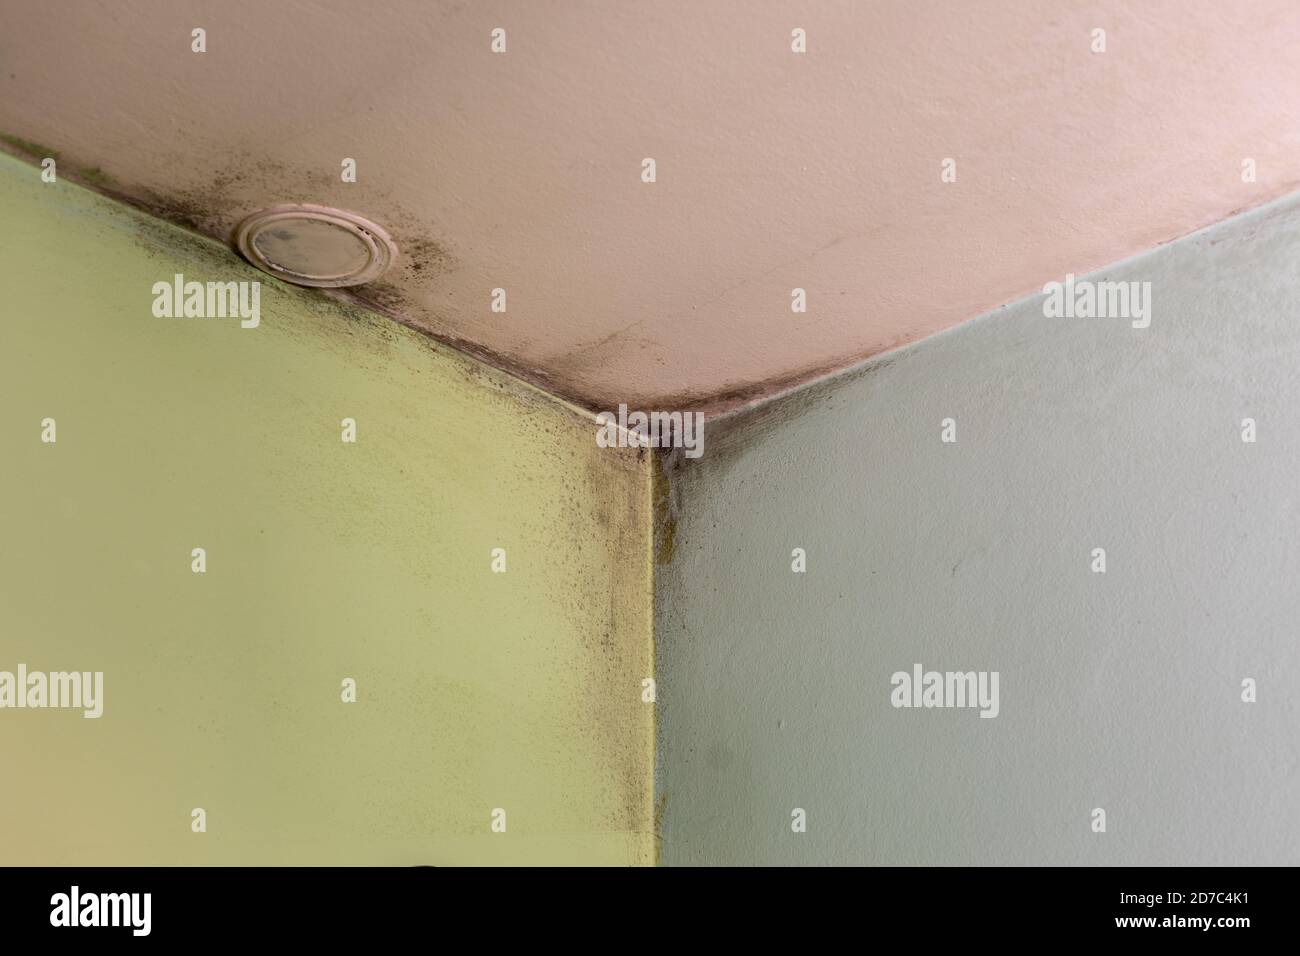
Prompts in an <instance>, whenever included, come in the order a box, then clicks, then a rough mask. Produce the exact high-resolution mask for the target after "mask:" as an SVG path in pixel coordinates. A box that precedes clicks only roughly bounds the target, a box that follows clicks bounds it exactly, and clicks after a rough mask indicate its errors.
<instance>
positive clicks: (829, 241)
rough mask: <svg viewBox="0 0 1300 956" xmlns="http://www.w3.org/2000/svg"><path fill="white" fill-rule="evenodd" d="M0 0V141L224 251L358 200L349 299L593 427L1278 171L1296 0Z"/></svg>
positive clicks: (1006, 292) (1018, 275) (1163, 219)
mask: <svg viewBox="0 0 1300 956" xmlns="http://www.w3.org/2000/svg"><path fill="white" fill-rule="evenodd" d="M0 13H2V15H0V23H3V27H4V29H3V32H0V134H2V137H3V139H4V140H5V142H7V143H8V147H7V148H8V149H10V150H11V151H15V152H19V153H24V152H25V153H28V154H31V153H32V152H33V151H35V152H36V153H43V152H45V151H47V150H49V151H57V153H58V154H59V159H60V164H61V168H64V169H67V170H70V171H75V170H79V171H80V172H81V174H82V179H83V180H84V181H86V182H89V183H90V184H92V185H95V186H97V187H98V188H101V189H103V190H105V191H107V192H110V193H114V194H116V195H120V196H123V197H126V198H129V199H131V200H132V201H134V202H137V203H139V204H142V205H145V206H146V207H147V208H149V209H151V210H152V211H154V212H155V213H157V214H159V215H162V216H166V217H167V218H169V219H172V220H173V221H176V222H180V223H183V224H185V225H188V226H191V227H193V228H197V229H199V230H201V231H203V232H206V233H208V234H211V235H214V236H218V237H221V238H223V239H225V238H228V237H229V235H230V233H231V231H232V230H233V228H234V226H235V224H236V223H237V222H238V221H239V219H240V218H242V217H243V216H244V215H246V214H248V213H250V212H252V211H254V210H257V209H259V208H262V207H265V206H269V205H273V204H276V203H283V202H312V203H321V204H328V205H334V206H340V207H343V208H345V209H350V210H353V211H356V212H358V213H361V214H363V215H365V216H368V217H370V218H372V219H374V220H376V221H377V222H379V223H381V224H382V225H384V226H386V227H387V228H388V230H389V231H390V232H391V233H392V235H393V238H394V239H395V240H396V241H397V243H398V245H399V247H400V249H401V258H400V260H399V263H398V265H397V266H396V267H395V269H394V271H393V272H390V273H389V275H388V276H387V277H385V279H384V280H381V281H380V282H379V283H377V284H375V285H372V286H366V287H362V288H361V289H360V290H359V291H358V293H357V294H358V295H359V296H360V297H361V298H362V299H363V300H365V301H367V302H368V303H369V304H371V305H372V306H374V307H375V308H377V309H379V310H381V311H383V312H385V313H387V314H389V315H392V316H394V317H395V318H399V319H401V320H402V321H404V322H407V323H410V324H412V325H415V326H418V327H420V328H423V329H425V330H427V331H428V332H430V333H431V334H432V335H434V336H436V337H437V338H439V339H441V340H443V341H447V342H452V343H455V344H457V345H458V346H460V347H462V348H464V349H466V350H468V351H471V352H473V353H475V354H478V355H480V356H482V357H485V358H487V359H488V360H490V361H492V362H494V363H496V364H498V365H500V366H502V367H505V368H508V369H510V370H512V371H514V372H516V373H518V374H520V375H522V376H524V377H526V378H528V379H530V380H532V381H534V382H536V383H538V384H540V385H542V386H543V387H546V388H548V389H549V390H551V391H552V392H555V393H556V394H559V395H561V396H563V397H565V398H568V399H570V400H573V401H576V402H578V403H580V404H582V405H585V406H587V407H591V408H610V407H613V406H614V405H616V404H617V403H619V402H627V403H628V404H629V405H631V406H632V407H634V408H638V407H639V408H645V409H654V408H671V407H679V406H691V407H700V408H709V409H714V410H717V409H721V408H725V407H730V406H734V405H736V404H738V403H742V402H745V401H748V400H752V399H754V398H758V397H762V396H764V395H768V394H772V393H775V392H778V391H781V390H783V389H785V388H788V387H790V386H792V385H795V384H798V383H799V382H801V381H804V380H807V379H809V378H813V377H816V376H818V375H821V374H824V373H826V372H829V371H832V370H835V369H837V368H840V367H843V366H846V365H850V364H853V363H856V362H858V361H860V360H862V359H864V358H867V357H869V356H871V355H874V354H877V353H879V352H882V351H884V350H888V349H890V348H893V347H896V346H898V345H900V344H903V343H906V342H909V341H913V340H916V339H918V338H922V337H924V336H926V335H929V334H932V333H934V332H937V331H940V330H942V329H945V328H948V327H950V326H952V325H954V324H956V323H959V322H961V321H963V320H965V319H968V318H971V317H973V316H975V315H977V314H979V313H981V312H984V311H987V310H988V309H990V308H992V307H995V306H997V305H1000V304H1002V303H1004V302H1007V301H1009V300H1012V299H1015V298H1017V297H1019V296H1021V295H1024V294H1026V293H1029V292H1032V291H1035V290H1037V289H1039V288H1041V286H1042V284H1043V283H1044V282H1045V281H1048V280H1051V279H1054V278H1058V277H1060V276H1061V275H1063V274H1064V273H1065V272H1066V271H1073V272H1076V273H1077V272H1083V271H1087V270H1089V269H1091V268H1095V267H1098V266H1101V265H1104V264H1106V263H1108V262H1111V261H1114V260H1116V259H1119V258H1123V257H1125V256H1127V255H1130V254H1133V253H1135V252H1139V251H1142V250H1144V249H1147V248H1150V247H1151V246H1154V245H1156V244H1159V243H1161V242H1165V241H1168V240H1170V239H1172V238H1174V237H1176V236H1179V235H1181V234H1184V233H1186V232H1188V231H1190V230H1193V229H1195V228H1198V227H1200V226H1203V225H1206V224H1208V223H1210V222H1213V221H1215V220H1217V219H1220V218H1222V217H1224V216H1227V215H1229V214H1231V213H1232V212H1234V211H1236V210H1239V209H1242V208H1244V207H1247V206H1251V205H1255V204H1258V203H1260V202H1262V201H1265V200H1267V199H1269V198H1272V197H1275V196H1278V195H1281V194H1283V193H1285V192H1289V191H1291V190H1293V189H1295V188H1297V187H1298V186H1300V55H1297V53H1296V51H1297V49H1300V4H1297V3H1296V2H1294V0H1244V2H1238V3H1232V4H1226V3H1223V2H1221V0H1193V2H1187V0H1141V2H1138V0H1132V2H1122V0H1106V2H1098V3H1091V4H1084V3H1047V2H1035V0H1004V2H960V3H959V2H955V0H936V2H925V0H898V2H890V0H880V2H870V3H867V2H847V0H846V2H834V0H826V2H815V3H806V4H800V3H791V2H753V0H714V2H708V3H703V2H699V0H653V2H632V0H621V2H597V0H521V2H491V0H484V2H442V0H388V2H386V3H384V4H382V5H377V4H364V3H355V2H352V0H338V2H307V0H279V2H275V3H267V2H265V0H256V2H254V0H223V2H221V3H193V2H176V0H115V2H114V3H111V4H96V5H93V6H92V5H90V4H86V3H80V2H70V0H53V2H43V3H41V4H31V3H25V2H19V0H0ZM498 26H499V27H504V28H505V30H506V31H507V32H506V38H507V52H506V53H504V54H494V53H493V52H492V51H491V49H490V33H491V31H492V30H493V28H495V27H498ZM194 27H203V28H204V29H205V30H206V31H207V52H206V53H202V54H197V53H193V52H191V49H190V43H191V40H190V36H191V30H192V29H193V28H194ZM795 27H802V28H803V29H804V30H806V31H807V37H808V40H807V44H808V52H807V53H806V54H802V55H800V54H795V53H792V52H791V49H790V32H791V30H792V29H793V28H795ZM1094 27H1103V28H1105V29H1106V31H1107V50H1106V52H1105V53H1093V52H1091V51H1090V44H1091V42H1092V40H1091V31H1092V29H1093V28H1094ZM345 157H350V158H354V159H355V160H356V161H357V173H358V181H357V182H356V183H344V182H342V180H341V177H340V170H341V166H340V164H341V161H342V160H343V159H344V158H345ZM645 157H652V158H654V159H655V161H656V164H657V181H656V182H655V183H653V184H646V183H643V182H642V181H641V163H642V159H643V158H645ZM946 157H952V158H954V159H955V160H956V163H957V181H956V182H955V183H943V182H941V181H940V164H941V162H942V161H943V159H944V158H946ZM1247 157H1249V158H1252V159H1254V160H1255V162H1256V167H1257V171H1258V172H1257V181H1256V182H1254V183H1243V182H1242V181H1241V162H1242V160H1243V159H1244V158H1247ZM795 287H800V288H804V289H806V290H807V299H808V311H807V312H806V313H804V314H796V313H793V312H792V311H791V307H790V304H791V298H790V296H791V289H793V288H795ZM494 288H504V289H505V290H506V292H507V311H506V312H505V313H504V314H499V313H494V312H492V311H491V309H490V308H489V304H490V301H491V294H492V290H493V289H494ZM1157 320H1158V317H1157Z"/></svg>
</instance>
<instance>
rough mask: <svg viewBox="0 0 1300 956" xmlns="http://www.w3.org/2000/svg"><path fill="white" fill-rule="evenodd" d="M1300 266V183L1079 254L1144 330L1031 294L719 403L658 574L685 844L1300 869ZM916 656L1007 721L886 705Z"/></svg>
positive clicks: (662, 674) (665, 758)
mask: <svg viewBox="0 0 1300 956" xmlns="http://www.w3.org/2000/svg"><path fill="white" fill-rule="evenodd" d="M1298 260H1300V201H1298V200H1295V199H1292V200H1289V201H1287V202H1285V203H1282V204H1275V205H1273V206H1271V207H1268V208H1266V209H1263V210H1258V211H1256V212H1253V213H1250V214H1248V215H1245V216H1242V217H1240V218H1237V219H1235V220H1233V221H1231V222H1230V223H1227V224H1224V225H1222V226H1220V227H1216V228H1214V229H1211V230H1207V231H1205V232H1202V233H1198V234H1196V235H1194V236H1191V237H1188V238H1185V239H1183V240H1180V241H1178V242H1176V243H1173V244H1171V245H1168V246H1165V247H1163V248H1161V249H1159V250H1157V251H1154V252H1152V253H1150V254H1147V255H1144V256H1141V257H1138V258H1135V259H1131V260H1128V261H1126V262H1124V263H1121V264H1119V265H1117V266H1115V267H1112V268H1110V269H1108V270H1106V272H1105V273H1104V274H1102V275H1097V276H1093V277H1091V278H1094V279H1116V280H1126V281H1149V282H1150V283H1151V295H1152V306H1153V307H1152V312H1151V317H1152V319H1151V324H1150V327H1149V328H1146V329H1135V328H1133V327H1132V324H1131V321H1130V320H1129V319H1126V318H1046V317H1045V316H1044V312H1043V297H1042V296H1036V297H1034V298H1031V299H1028V300H1025V301H1022V302H1020V303H1017V304H1015V305H1013V306H1011V307H1009V308H1006V309H1003V310H999V311H997V312H994V313H992V314H990V315H988V316H986V317H984V318H982V319H980V320H979V321H977V322H973V323H970V324H968V325H964V326H962V327H961V328H959V329H956V330H954V331H952V332H949V333H946V334H944V335H940V336H937V337H934V338H932V339H930V340H928V341H926V342H923V343H920V344H919V345H917V346H915V347H912V348H909V349H904V350H901V351H898V352H896V353H894V354H893V355H890V356H888V357H886V358H884V359H882V360H880V361H878V362H876V363H874V364H870V365H868V366H866V367H863V368H861V369H858V370H855V371H853V372H851V373H848V374H846V375H844V376H841V377H839V378H838V379H836V380H834V381H832V382H829V383H826V384H824V385H819V386H817V387H814V388H811V389H807V390H804V391H801V392H799V393H797V394H795V395H792V396H790V397H787V398H785V399H782V400H778V401H776V402H772V403H769V404H767V405H764V406H761V407H760V408H759V409H758V410H756V411H754V412H752V413H748V414H744V415H739V416H735V417H733V418H732V419H729V420H726V421H720V422H717V423H712V424H711V425H710V428H711V431H710V433H709V451H708V452H707V453H706V454H705V456H704V457H703V458H701V459H700V460H699V461H698V462H695V463H690V462H687V463H684V465H683V467H681V468H679V469H678V470H677V471H675V472H674V473H673V474H672V476H671V479H670V483H671V488H672V503H673V506H672V509H671V520H670V521H669V523H670V524H671V525H672V530H673V532H674V533H673V540H674V548H673V554H672V560H671V562H670V563H668V564H666V565H664V566H662V567H660V568H659V569H658V576H657V592H658V597H657V613H658V620H657V655H658V669H659V711H660V724H659V736H658V747H659V749H658V752H657V760H658V769H657V787H658V790H659V799H660V800H662V801H664V803H665V810H664V813H663V821H662V835H663V857H662V859H663V861H664V862H665V863H668V864H700V863H711V864H717V863H828V862H834V863H865V864H1085V865H1087V864H1170V865H1172V864H1291V865H1294V864H1297V863H1300V822H1297V816H1296V808H1297V806H1300V741H1298V740H1297V736H1296V733H1295V729H1296V727H1297V720H1298V718H1300V705H1298V704H1297V701H1298V700H1300V697H1298V696H1297V689H1298V686H1300V643H1298V642H1297V631H1296V628H1297V621H1300V588H1297V587H1296V581H1297V580H1298V579H1300V483H1298V482H1297V479H1296V470H1295V463H1296V462H1297V461H1298V460H1300V413H1298V412H1297V409H1300V372H1297V369H1300V325H1298V324H1297V323H1296V321H1295V311H1296V303H1297V302H1300V274H1298V273H1297V271H1296V262H1297V261H1298ZM949 418H950V419H953V420H954V421H955V427H956V439H957V440H956V442H955V443H945V442H943V441H942V440H941V437H942V435H941V423H942V422H943V420H944V419H949ZM1246 418H1251V419H1253V420H1254V421H1255V423H1256V428H1257V434H1256V438H1257V440H1256V441H1255V442H1253V443H1248V442H1245V441H1243V437H1242V436H1243V424H1242V423H1243V419H1246ZM795 548H802V549H805V550H806V555H807V559H806V560H807V570H806V572H805V573H793V572H792V556H791V555H792V551H793V549H795ZM1095 548H1103V549H1105V556H1106V566H1105V572H1104V573H1096V572H1094V570H1093V568H1094V565H1095V560H1096V559H1095V557H1094V555H1093V549H1095ZM917 663H920V664H921V665H923V667H924V669H925V670H927V671H928V670H934V671H940V672H944V671H962V672H966V671H988V672H992V671H997V672H999V674H1000V677H999V712H998V715H997V716H996V717H994V718H988V719H985V718H981V717H979V715H978V712H977V711H976V710H972V709H961V708H951V709H940V708H931V709H926V708H924V707H922V708H919V709H913V708H903V707H894V706H893V705H892V703H891V692H892V691H893V690H894V685H893V684H892V683H891V679H892V676H893V675H894V674H895V673H896V672H910V671H911V670H912V668H913V666H914V665H915V664H917ZM1246 678H1252V679H1254V680H1255V681H1256V682H1257V702H1255V703H1246V702H1244V701H1243V698H1242V695H1243V686H1242V682H1243V680H1244V679H1246ZM796 808H799V809H802V810H804V811H805V812H806V815H807V830H806V832H804V833H795V832H793V830H792V811H793V810H794V809H796ZM1097 808H1100V809H1103V810H1104V811H1105V812H1106V831H1105V832H1104V833H1095V832H1093V828H1092V824H1093V820H1094V817H1093V811H1094V810H1095V809H1097Z"/></svg>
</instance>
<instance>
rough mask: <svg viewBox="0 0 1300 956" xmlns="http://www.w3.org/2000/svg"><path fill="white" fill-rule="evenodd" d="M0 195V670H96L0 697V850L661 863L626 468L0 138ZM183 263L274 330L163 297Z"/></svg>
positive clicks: (558, 427)
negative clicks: (189, 314)
mask: <svg viewBox="0 0 1300 956" xmlns="http://www.w3.org/2000/svg"><path fill="white" fill-rule="evenodd" d="M0 208H3V209H4V210H5V222H6V228H5V229H4V230H3V232H0V270H2V272H3V287H4V289H5V295H4V302H3V307H2V308H0V462H3V467H0V529H2V537H3V541H4V546H3V548H0V671H8V672H10V673H14V672H15V671H16V668H17V666H18V665H19V664H26V666H27V668H28V669H29V670H30V671H37V670H41V671H68V670H77V671H90V672H94V671H102V672H103V674H104V697H103V714H102V716H100V717H99V718H97V719H87V718H84V717H83V716H82V713H81V711H80V710H55V709H22V710H19V709H11V708H4V709H0V781H2V783H3V785H0V863H5V864H77V865H83V864H84V865H99V864H128V865H130V864H232V863H240V864H288V863H307V864H314V863H329V864H435V865H446V864H463V863H473V864H478V863H495V862H511V863H537V862H547V863H619V864H624V863H648V862H652V861H653V858H654V839H653V834H652V830H653V824H652V819H651V818H652V808H651V781H650V774H651V748H652V745H653V741H652V720H651V715H650V708H648V707H646V706H645V705H644V704H642V703H641V700H640V693H641V680H642V678H643V677H645V676H647V675H648V674H650V673H651V667H652V660H651V649H650V648H651V639H652V624H651V620H650V610H649V605H650V593H651V579H650V560H651V557H650V540H649V507H650V493H651V490H650V489H651V485H650V478H649V471H648V468H647V466H646V465H645V464H644V463H642V462H640V461H638V460H637V459H636V457H635V456H632V455H629V454H628V453H626V452H620V451H618V450H602V451H601V452H600V454H599V457H597V455H596V451H597V449H596V447H595V443H594V441H593V438H592V435H593V430H592V428H591V426H590V424H589V422H588V421H587V420H586V419H585V418H584V417H583V416H579V415H577V414H574V413H573V412H572V411H571V410H570V409H568V408H567V407H565V406H563V405H561V404H559V403H557V402H555V401H553V400H551V399H548V398H546V397H545V396H542V395H540V394H538V393H536V392H534V391H533V390H531V389H530V388H529V387H527V386H523V385H521V384H520V383H518V382H515V381H513V380H511V379H509V378H507V377H506V376H504V375H502V374H500V373H498V372H495V371H492V370H490V369H487V368H486V367H483V366H480V365H478V364H477V363H474V362H472V361H468V360H466V359H464V358H463V357H460V356H457V355H456V354H455V353H453V352H450V351H449V350H447V349H445V348H443V347H441V346H437V345H435V344H434V343H432V342H430V341H429V340H428V339H427V338H425V337H423V336H421V335H419V334H417V333H415V332H412V331H410V330H407V329H403V328H401V327H399V326H397V325H395V324H393V323H392V322H390V321H388V320H387V319H384V318H382V317H377V316H373V315H370V314H367V313H365V312H364V311H361V310H358V309H347V308H342V307H338V306H335V305H334V304H332V303H330V302H328V301H324V300H322V299H320V298H319V297H318V296H315V295H313V294H310V293H308V292H304V291H303V290H295V289H292V288H289V287H286V286H282V285H278V284H276V283H275V282H274V281H272V280H268V279H267V277H266V276H263V275H262V274H261V273H258V272H256V271H255V270H253V269H251V268H250V267H246V266H244V265H243V264H242V263H241V262H240V261H239V260H238V259H237V258H236V257H234V256H233V254H232V253H230V252H229V251H228V250H225V249H222V248H221V247H219V246H217V245H215V244H212V243H209V242H208V241H206V240H202V239H198V238H195V237H193V236H191V235H189V234H187V233H184V232H181V231H180V230H177V229H174V228H173V227H170V226H167V225H165V224H161V223H159V222H157V221H155V220H150V219H147V218H145V217H143V216H140V215H138V214H135V213H133V212H130V211H129V210H126V209H125V208H124V207H121V206H118V205H115V204H113V203H110V202H108V201H106V200H104V199H102V198H99V197H97V196H95V195H93V194H91V193H88V192H85V191H83V190H81V189H79V188H78V187H76V186H72V185H70V184H68V183H66V182H60V183H58V184H43V183H41V181H40V179H39V171H38V170H34V169H33V168H32V167H30V166H27V165H21V164H19V163H17V162H15V161H13V160H10V159H8V158H5V157H0ZM175 273H181V274H183V275H184V276H185V277H186V279H190V280H198V281H209V280H221V281H249V280H259V281H261V282H262V285H261V322H260V325H259V326H258V327H256V328H247V329H245V328H241V327H240V325H239V324H238V322H237V321H236V320H231V319H221V318H211V319H201V318H158V317H155V316H154V315H153V314H152V311H151V310H152V305H153V302H154V296H153V292H152V287H153V284H154V283H155V282H158V281H160V280H161V281H171V279H172V276H173V275H174V274H175ZM46 418H53V419H55V423H56V433H55V437H56V441H55V443H53V444H47V443H43V442H42V440H41V435H42V420H43V419H46ZM344 418H353V419H355V421H356V424H357V441H356V442H355V444H345V443H343V441H342V440H341V437H342V429H341V421H342V419H344ZM199 547H201V548H204V549H206V571H205V572H204V573H201V574H199V573H194V572H193V570H192V555H191V552H192V549H194V548H199ZM494 548H504V549H505V551H506V561H507V564H506V568H507V570H506V572H505V573H493V571H492V570H491V565H492V554H491V552H492V549H494ZM349 677H350V678H353V679H355V681H356V682H357V701H356V702H355V703H344V702H343V701H342V692H341V685H342V681H343V680H344V679H345V678H349ZM194 808H203V809H204V810H205V811H206V815H207V817H206V824H207V830H206V832H205V833H194V832H192V831H191V819H192V817H191V812H192V810H193V809H194ZM495 808H503V809H505V810H506V832H505V833H493V832H492V831H491V829H490V826H491V823H492V817H491V814H492V811H493V810H494V809H495Z"/></svg>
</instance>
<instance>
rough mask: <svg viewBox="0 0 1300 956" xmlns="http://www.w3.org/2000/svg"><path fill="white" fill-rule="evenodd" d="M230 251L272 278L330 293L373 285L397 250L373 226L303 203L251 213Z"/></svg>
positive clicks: (348, 214)
mask: <svg viewBox="0 0 1300 956" xmlns="http://www.w3.org/2000/svg"><path fill="white" fill-rule="evenodd" d="M235 246H236V247H237V248H238V249H239V251H240V254H242V255H243V257H244V258H245V259H247V260H248V261H249V262H251V263H252V264H253V265H255V266H257V267H258V268H259V269H261V270H262V271H263V272H266V273H269V274H271V275H273V276H275V277H276V278H278V279H283V280H284V281H285V282H292V283H294V284H295V285H306V286H315V287H318V288H331V289H336V288H341V287H343V286H350V285H364V284H365V283H367V282H373V281H375V280H376V279H378V278H379V277H380V276H381V275H383V274H384V273H385V272H386V271H387V270H388V267H389V266H390V265H392V263H393V260H394V259H395V258H397V246H396V245H395V244H394V243H393V240H392V238H391V237H390V236H389V235H388V233H387V232H385V231H384V229H383V228H382V227H381V226H379V225H378V224H376V223H373V222H371V221H370V220H369V219H366V218H365V217H364V216H358V215H357V214H356V213H354V212H346V211H344V210H342V209H334V208H331V207H330V206H313V205H310V204H308V203H293V204H283V205H279V206H271V207H270V208H269V209H263V210H261V211H259V212H255V213H253V214H252V215H251V216H248V217H247V218H246V219H244V221H243V222H241V223H240V224H239V225H238V226H237V227H236V229H235Z"/></svg>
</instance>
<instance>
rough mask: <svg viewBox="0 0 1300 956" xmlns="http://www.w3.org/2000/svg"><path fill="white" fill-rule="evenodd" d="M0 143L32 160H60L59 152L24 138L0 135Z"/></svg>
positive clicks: (9, 134) (7, 134)
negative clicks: (47, 158)
mask: <svg viewBox="0 0 1300 956" xmlns="http://www.w3.org/2000/svg"><path fill="white" fill-rule="evenodd" d="M9 75H10V77H12V76H13V74H12V73H11V74H9ZM0 143H4V144H5V145H6V146H8V147H10V148H11V149H13V150H16V151H17V152H19V153H22V154H23V155H24V156H28V157H30V158H32V159H45V158H46V157H49V158H50V159H58V158H59V151H58V150H56V149H50V147H48V146H44V145H42V144H41V143H36V142H33V141H32V140H30V139H23V137H21V136H15V135H13V134H12V133H0Z"/></svg>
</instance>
